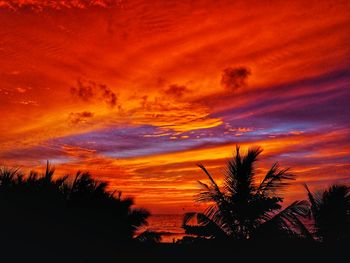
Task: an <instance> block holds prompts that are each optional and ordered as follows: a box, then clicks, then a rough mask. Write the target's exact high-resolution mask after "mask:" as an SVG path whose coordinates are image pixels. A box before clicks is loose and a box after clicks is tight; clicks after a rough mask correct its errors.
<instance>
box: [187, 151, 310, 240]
mask: <svg viewBox="0 0 350 263" xmlns="http://www.w3.org/2000/svg"><path fill="white" fill-rule="evenodd" d="M261 152H262V149H261V148H259V147H258V148H251V149H249V150H248V152H247V154H246V155H241V152H240V148H239V146H236V154H235V156H234V157H233V158H232V159H230V160H229V161H228V163H227V168H226V171H225V174H224V185H223V186H222V187H219V186H218V184H217V183H216V182H215V180H214V178H213V177H212V175H211V174H210V173H209V172H208V171H207V169H206V168H205V167H204V166H203V165H198V166H199V167H200V168H201V169H202V170H203V171H204V173H205V174H206V175H207V176H208V178H209V181H210V184H209V185H208V184H205V183H203V182H199V183H200V184H201V186H202V187H203V191H201V192H200V193H199V195H198V196H197V201H199V202H204V203H210V204H211V205H210V206H209V207H208V208H207V209H206V210H205V212H204V213H187V214H186V215H185V216H184V219H183V228H184V229H185V232H186V233H187V234H193V235H197V236H200V237H207V238H215V239H232V240H247V239H257V238H262V237H265V236H266V235H268V236H269V238H272V237H276V238H277V237H278V238H279V237H291V236H293V237H294V236H300V235H303V236H308V237H310V234H309V231H308V230H307V228H306V227H305V226H304V225H303V223H302V222H301V220H300V217H305V216H306V215H307V213H308V204H307V202H306V201H295V202H293V203H292V204H290V205H289V206H287V207H286V208H284V209H283V210H282V206H281V203H282V201H283V198H282V197H281V196H280V195H279V194H278V191H279V190H280V189H281V188H283V187H284V186H286V185H288V182H289V181H290V180H293V179H294V175H293V174H291V173H290V172H289V170H288V169H281V168H280V167H279V165H278V163H275V164H274V165H273V166H272V167H271V168H270V170H269V171H268V172H267V174H266V175H265V176H264V178H263V180H262V181H261V182H260V183H256V180H257V178H256V177H257V176H256V169H255V166H254V165H255V162H256V161H257V157H258V156H259V154H260V153H261ZM193 221H196V224H193V223H192V224H191V222H193Z"/></svg>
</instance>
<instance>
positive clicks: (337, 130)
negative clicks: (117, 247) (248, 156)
mask: <svg viewBox="0 0 350 263" xmlns="http://www.w3.org/2000/svg"><path fill="white" fill-rule="evenodd" d="M349 14H350V2H349V1H272V0H271V1H267V0H266V1H222V0H215V1H206V0H203V1H187V0H181V1H180V0H179V1H159V0H155V1H146V0H145V1H141V0H135V1H127V0H119V1H111V0H110V1H107V0H94V1H93V0H92V1H87V0H72V1H68V0H61V1H51V0H13V1H9V0H0V25H1V26H0V123H1V125H0V165H2V166H13V167H20V168H21V169H22V171H23V172H25V171H28V170H30V169H42V168H43V167H44V165H45V163H46V160H49V161H50V162H51V163H52V164H53V165H54V167H55V168H56V171H57V175H58V176H59V175H63V174H74V173H75V172H76V171H77V170H82V171H86V170H88V171H90V172H91V173H92V174H93V175H94V177H95V178H97V179H100V180H105V181H108V182H109V183H110V186H109V187H110V189H111V190H114V189H118V190H121V191H122V192H123V195H124V196H131V197H134V199H135V202H136V204H137V205H138V206H142V207H146V208H148V209H149V210H150V211H151V212H152V213H183V212H188V211H192V210H201V209H202V208H203V206H202V205H200V204H197V203H195V202H194V195H195V194H196V193H198V191H199V189H200V185H199V184H198V182H197V181H198V180H202V181H205V180H206V177H205V174H203V173H202V172H201V170H200V169H199V168H198V167H197V166H196V164H199V163H201V164H204V165H205V166H206V167H207V169H208V170H209V171H210V172H211V173H212V174H213V176H214V178H215V179H217V180H218V181H219V182H220V181H221V179H222V173H223V170H224V167H225V163H226V161H227V159H228V158H230V157H231V156H232V155H233V152H234V147H235V145H238V144H239V145H241V147H242V150H243V151H245V150H246V149H247V147H253V146H261V147H262V148H263V149H264V152H263V153H262V155H261V156H260V159H259V162H258V164H257V168H258V169H257V171H258V174H259V175H262V174H263V173H264V172H266V170H267V169H268V168H269V166H271V165H272V164H273V163H274V162H276V161H278V162H279V163H280V165H281V167H290V168H291V171H292V172H293V173H294V174H295V175H296V180H295V181H293V183H292V184H291V185H290V186H289V187H288V189H286V191H285V199H286V202H288V201H290V200H294V199H304V198H305V191H304V189H303V186H302V184H303V183H307V184H308V185H309V187H310V188H311V189H322V188H324V187H326V186H327V185H329V184H331V183H348V182H350V106H349V105H350V103H349V102H350V86H349V84H350V45H349V43H350V34H349V28H350V15H349Z"/></svg>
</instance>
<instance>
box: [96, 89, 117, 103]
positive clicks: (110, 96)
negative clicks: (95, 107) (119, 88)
mask: <svg viewBox="0 0 350 263" xmlns="http://www.w3.org/2000/svg"><path fill="white" fill-rule="evenodd" d="M99 87H100V91H101V92H102V94H101V96H102V98H103V99H104V100H105V102H106V103H107V104H108V105H109V106H111V107H114V106H115V105H116V104H117V95H116V94H115V93H114V92H112V91H111V90H110V89H109V88H108V87H107V86H106V85H100V86H99Z"/></svg>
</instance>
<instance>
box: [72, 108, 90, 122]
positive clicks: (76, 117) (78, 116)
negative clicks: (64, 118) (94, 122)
mask: <svg viewBox="0 0 350 263" xmlns="http://www.w3.org/2000/svg"><path fill="white" fill-rule="evenodd" d="M93 116H94V114H93V113H92V112H89V111H83V112H72V113H70V114H69V117H68V119H69V122H70V123H71V124H79V123H86V122H87V121H88V119H90V118H92V117H93Z"/></svg>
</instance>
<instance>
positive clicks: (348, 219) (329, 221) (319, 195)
mask: <svg viewBox="0 0 350 263" xmlns="http://www.w3.org/2000/svg"><path fill="white" fill-rule="evenodd" d="M305 188H306V191H307V193H308V197H309V202H310V207H311V215H312V219H313V226H314V232H315V236H316V239H318V240H321V241H323V242H326V243H329V242H337V241H349V240H350V187H349V186H346V185H332V186H330V187H329V188H328V189H326V190H324V191H319V192H316V193H312V192H311V191H310V190H309V188H308V187H307V185H306V184H305Z"/></svg>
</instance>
